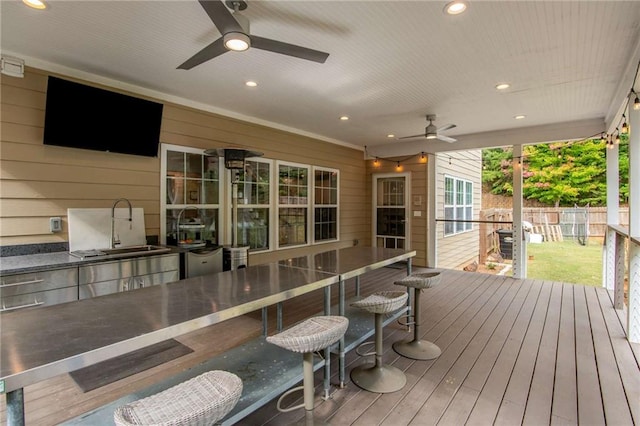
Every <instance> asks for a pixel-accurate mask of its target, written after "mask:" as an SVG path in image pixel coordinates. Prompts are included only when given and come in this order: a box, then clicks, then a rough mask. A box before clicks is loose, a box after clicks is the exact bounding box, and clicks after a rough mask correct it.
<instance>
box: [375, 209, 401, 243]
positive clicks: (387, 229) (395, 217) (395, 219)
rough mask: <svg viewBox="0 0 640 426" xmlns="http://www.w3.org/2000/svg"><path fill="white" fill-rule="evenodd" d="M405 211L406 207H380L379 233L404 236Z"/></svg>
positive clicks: (377, 225)
mask: <svg viewBox="0 0 640 426" xmlns="http://www.w3.org/2000/svg"><path fill="white" fill-rule="evenodd" d="M404 213H405V212H404V209H395V208H378V214H377V218H378V223H377V224H376V227H377V230H376V232H377V234H378V235H391V236H396V237H404V236H405V233H404V223H405V222H404V220H405V217H404Z"/></svg>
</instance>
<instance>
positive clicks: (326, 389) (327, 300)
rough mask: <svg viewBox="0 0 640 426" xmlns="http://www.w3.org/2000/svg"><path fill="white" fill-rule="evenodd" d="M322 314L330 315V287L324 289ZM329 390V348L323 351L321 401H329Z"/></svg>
mask: <svg viewBox="0 0 640 426" xmlns="http://www.w3.org/2000/svg"><path fill="white" fill-rule="evenodd" d="M324 314H325V315H331V286H330V285H328V286H326V287H325V288H324ZM330 390H331V346H329V347H327V348H325V349H324V395H323V397H322V398H323V399H324V400H325V401H326V400H328V399H329V391H330Z"/></svg>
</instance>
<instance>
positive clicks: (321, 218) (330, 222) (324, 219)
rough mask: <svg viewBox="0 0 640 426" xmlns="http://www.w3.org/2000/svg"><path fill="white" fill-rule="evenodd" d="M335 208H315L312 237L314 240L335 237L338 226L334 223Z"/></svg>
mask: <svg viewBox="0 0 640 426" xmlns="http://www.w3.org/2000/svg"><path fill="white" fill-rule="evenodd" d="M336 210H337V209H336V208H335V207H323V208H316V209H315V214H314V217H315V228H314V229H315V235H314V238H315V240H316V241H324V240H332V239H336V238H337V236H338V233H337V229H338V228H337V223H336V217H337V212H336Z"/></svg>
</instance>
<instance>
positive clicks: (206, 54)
mask: <svg viewBox="0 0 640 426" xmlns="http://www.w3.org/2000/svg"><path fill="white" fill-rule="evenodd" d="M225 52H228V50H227V49H226V48H225V47H224V40H223V39H222V37H220V38H219V39H217V40H216V41H214V42H213V43H211V44H210V45H208V46H207V47H205V48H204V49H202V50H201V51H199V52H198V53H196V54H195V55H193V56H192V57H191V58H189V59H187V60H186V61H185V62H184V63H183V64H181V65H180V66H179V67H178V69H179V70H190V69H191V68H193V67H195V66H196V65H200V64H201V63H203V62H206V61H208V60H209V59H213V58H215V57H216V56H220V55H222V54H223V53H225Z"/></svg>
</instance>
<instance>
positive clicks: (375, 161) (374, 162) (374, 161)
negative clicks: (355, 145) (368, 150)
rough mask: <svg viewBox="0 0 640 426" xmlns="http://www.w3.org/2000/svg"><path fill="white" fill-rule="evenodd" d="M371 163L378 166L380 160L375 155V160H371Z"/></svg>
mask: <svg viewBox="0 0 640 426" xmlns="http://www.w3.org/2000/svg"><path fill="white" fill-rule="evenodd" d="M373 165H374V166H376V167H378V166H379V165H380V160H378V157H376V159H375V160H373Z"/></svg>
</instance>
